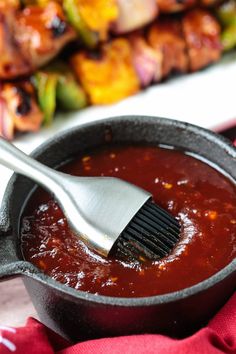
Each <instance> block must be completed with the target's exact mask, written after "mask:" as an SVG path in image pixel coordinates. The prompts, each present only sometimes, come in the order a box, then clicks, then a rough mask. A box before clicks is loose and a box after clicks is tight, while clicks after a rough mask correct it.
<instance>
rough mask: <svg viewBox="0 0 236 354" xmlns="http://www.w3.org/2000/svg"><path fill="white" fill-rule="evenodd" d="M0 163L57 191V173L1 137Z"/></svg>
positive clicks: (48, 188) (54, 191)
mask: <svg viewBox="0 0 236 354" xmlns="http://www.w3.org/2000/svg"><path fill="white" fill-rule="evenodd" d="M0 163H1V164H2V165H4V166H5V167H7V168H9V169H11V170H13V171H15V172H18V173H20V174H22V175H24V176H26V177H29V178H30V179H32V180H34V181H35V182H37V183H38V184H40V185H41V186H43V187H44V188H46V189H47V190H50V191H53V193H55V194H56V193H57V191H58V188H60V187H59V186H58V182H57V178H56V177H57V175H56V173H55V172H54V170H53V169H51V168H49V167H47V166H45V165H43V164H41V163H40V162H38V161H36V160H34V159H33V158H31V157H29V156H27V155H26V154H25V153H24V152H22V151H21V150H19V149H18V148H16V147H15V146H14V145H13V144H11V143H9V142H8V141H6V140H5V139H3V138H0Z"/></svg>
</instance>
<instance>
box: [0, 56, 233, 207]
mask: <svg viewBox="0 0 236 354" xmlns="http://www.w3.org/2000/svg"><path fill="white" fill-rule="evenodd" d="M235 87H236V53H233V54H230V55H228V56H226V57H224V58H223V60H222V61H221V62H220V63H218V64H217V65H214V66H211V67H209V68H207V69H205V70H204V71H201V72H198V73H195V74H191V75H186V76H182V77H177V78H173V79H171V80H169V81H167V82H165V83H161V84H159V85H155V86H153V87H151V88H149V89H147V90H145V91H144V92H142V93H140V94H138V95H136V96H133V97H130V98H128V99H126V100H124V101H122V102H120V103H118V104H115V105H111V106H103V107H91V108H86V109H84V110H82V111H80V112H76V113H71V114H67V115H65V114H63V115H58V117H57V119H56V120H55V122H54V124H53V126H52V127H50V128H47V129H46V128H44V129H42V130H41V131H40V132H39V133H37V134H28V135H24V136H21V137H20V138H18V139H17V140H16V141H15V142H14V143H15V144H16V146H18V147H19V148H20V149H22V150H23V151H25V152H26V153H30V152H31V151H32V150H34V149H35V148H36V147H37V146H38V145H40V144H41V143H42V142H44V141H45V140H46V139H47V138H50V137H52V136H53V135H54V134H55V133H57V132H59V131H62V130H65V129H67V128H70V127H73V126H76V125H79V124H82V123H85V122H88V121H91V120H98V119H102V118H106V117H112V116H118V115H125V114H141V115H153V116H161V117H167V118H174V119H177V120H182V121H186V122H189V123H192V124H196V125H200V126H202V127H205V128H210V129H214V130H220V129H223V128H227V127H229V126H232V125H233V124H234V123H236V99H235V96H236V93H235V92H236V90H235ZM0 176H1V184H0V202H1V200H2V196H3V193H4V190H5V187H6V184H7V181H8V180H9V177H10V176H11V172H10V171H9V170H7V169H6V168H4V167H1V166H0Z"/></svg>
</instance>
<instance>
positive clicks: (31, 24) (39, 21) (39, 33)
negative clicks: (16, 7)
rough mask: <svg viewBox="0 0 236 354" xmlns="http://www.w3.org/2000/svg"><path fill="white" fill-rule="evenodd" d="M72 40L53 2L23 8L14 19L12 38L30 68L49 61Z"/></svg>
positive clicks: (68, 28)
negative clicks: (13, 34) (44, 5)
mask: <svg viewBox="0 0 236 354" xmlns="http://www.w3.org/2000/svg"><path fill="white" fill-rule="evenodd" d="M75 37H76V34H75V31H74V30H73V29H72V27H70V25H68V24H67V22H66V19H65V16H64V13H63V10H62V7H61V6H60V5H59V4H57V3H56V2H50V3H49V4H48V5H47V6H46V7H44V8H42V7H39V6H30V7H27V8H25V9H24V10H23V11H21V12H19V13H18V14H17V16H16V23H15V39H16V41H17V43H18V45H19V46H20V48H21V50H22V52H23V53H24V55H26V57H27V58H29V60H30V63H31V66H32V68H33V69H36V68H38V67H40V66H42V65H44V64H46V63H47V62H49V61H50V60H51V59H52V58H54V57H55V56H56V55H57V54H58V53H59V52H60V50H61V49H62V48H63V47H64V46H65V45H66V44H67V43H68V42H70V41H71V40H73V39H74V38H75Z"/></svg>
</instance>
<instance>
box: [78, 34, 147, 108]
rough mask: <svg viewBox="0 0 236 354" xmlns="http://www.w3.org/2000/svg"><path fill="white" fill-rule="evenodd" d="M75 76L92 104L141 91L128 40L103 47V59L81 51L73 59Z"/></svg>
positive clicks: (121, 40) (106, 101)
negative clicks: (89, 55)
mask: <svg viewBox="0 0 236 354" xmlns="http://www.w3.org/2000/svg"><path fill="white" fill-rule="evenodd" d="M71 64H72V67H73V69H74V72H75V74H76V75H77V77H78V79H79V80H80V82H81V84H82V87H83V88H84V90H85V91H86V92H87V94H88V96H89V98H90V101H91V103H92V104H107V103H113V102H116V101H119V100H121V99H123V98H125V97H127V96H130V95H133V94H135V93H136V92H138V91H139V89H140V84H139V80H138V77H137V74H136V72H135V70H134V68H133V63H132V52H131V47H130V45H129V43H128V41H127V40H125V39H116V40H114V41H113V42H111V43H107V44H105V45H103V47H102V56H101V58H95V59H94V58H92V57H91V58H90V57H88V56H87V54H86V52H80V53H78V54H76V55H74V57H73V58H72V60H71Z"/></svg>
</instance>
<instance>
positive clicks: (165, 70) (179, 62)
mask: <svg viewBox="0 0 236 354" xmlns="http://www.w3.org/2000/svg"><path fill="white" fill-rule="evenodd" d="M147 39H148V43H149V44H150V45H151V47H152V48H153V49H155V51H156V52H157V53H160V55H161V56H162V77H163V78H164V77H166V76H168V75H169V74H171V73H172V72H182V73H185V72H187V71H188V68H189V66H188V56H187V51H186V43H185V40H184V38H183V34H182V27H181V21H179V20H175V19H159V20H158V21H157V23H155V24H154V25H152V26H151V27H150V29H149V31H148V34H147Z"/></svg>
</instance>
